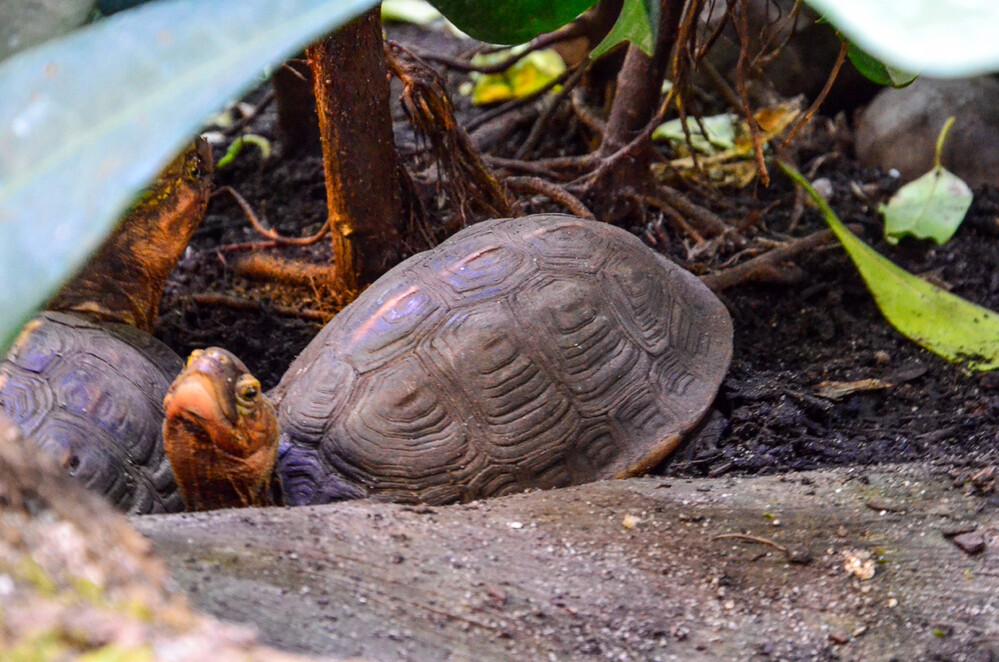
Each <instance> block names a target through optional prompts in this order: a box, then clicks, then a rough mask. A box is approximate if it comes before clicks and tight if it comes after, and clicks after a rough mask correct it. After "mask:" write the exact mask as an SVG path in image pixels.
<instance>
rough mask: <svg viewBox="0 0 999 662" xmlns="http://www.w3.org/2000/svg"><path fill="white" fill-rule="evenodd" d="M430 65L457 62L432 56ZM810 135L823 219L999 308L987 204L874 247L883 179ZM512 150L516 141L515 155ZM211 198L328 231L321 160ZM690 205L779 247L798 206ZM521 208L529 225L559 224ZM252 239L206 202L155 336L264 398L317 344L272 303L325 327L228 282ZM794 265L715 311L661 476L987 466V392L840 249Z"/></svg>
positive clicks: (891, 184)
mask: <svg viewBox="0 0 999 662" xmlns="http://www.w3.org/2000/svg"><path fill="white" fill-rule="evenodd" d="M435 34H437V33H435ZM393 35H394V36H396V38H398V39H401V40H411V39H427V38H432V39H441V38H442V37H440V36H439V35H438V36H436V37H434V36H431V37H427V36H426V35H424V34H423V33H421V32H419V31H416V30H413V29H402V30H399V31H397V32H394V33H393ZM429 48H434V49H437V50H438V51H439V50H441V49H451V50H454V48H455V47H454V45H453V44H451V43H445V44H443V45H442V44H440V43H435V44H431V45H430V47H429ZM459 80H460V78H459V77H458V76H456V75H451V76H450V77H449V83H450V84H452V86H453V87H456V86H457V83H458V82H459ZM262 94H263V91H262V90H258V91H257V92H255V93H254V94H252V95H250V97H249V101H250V102H251V103H253V102H255V101H257V100H259V99H260V98H261V96H262ZM455 97H456V105H457V107H458V110H459V118H460V119H462V120H463V121H467V120H468V119H469V118H470V117H472V116H474V114H476V113H480V112H482V111H481V110H478V109H473V108H471V107H470V106H469V105H468V103H467V102H464V101H461V100H460V99H459V98H458V95H457V94H455ZM816 124H817V126H818V128H817V129H816V130H815V131H813V132H812V134H811V136H809V137H807V140H808V141H809V142H808V144H807V146H806V148H805V149H803V150H802V151H801V152H800V153H799V154H800V165H801V169H802V171H804V172H808V171H809V169H810V168H813V166H814V165H815V164H816V163H819V162H818V161H816V160H817V159H822V161H821V165H820V166H819V167H817V168H816V169H815V172H814V176H813V179H814V178H818V177H825V178H828V179H829V180H830V182H831V183H832V185H833V191H834V195H833V196H832V199H831V203H832V205H833V207H834V209H836V210H837V213H838V214H839V215H840V217H841V218H842V219H843V220H844V221H845V222H847V223H853V224H859V225H860V226H861V227H862V228H863V233H862V234H863V238H864V239H865V240H866V241H868V242H869V243H871V244H872V245H874V246H875V248H877V249H878V250H879V251H880V252H881V253H882V254H884V255H887V256H888V257H889V258H891V259H892V260H894V261H895V262H897V263H898V264H900V265H901V266H903V267H905V268H906V269H909V270H910V271H913V272H915V273H917V274H921V275H924V276H926V277H928V278H931V279H932V280H934V281H935V282H938V283H943V284H945V285H946V286H947V287H949V288H951V291H953V292H954V293H955V294H958V295H960V296H963V297H966V298H968V299H971V300H972V301H975V302H977V303H979V304H982V305H984V306H987V307H990V308H992V309H999V269H997V267H999V243H997V241H996V238H997V236H999V193H997V192H996V191H994V190H990V189H985V190H978V191H976V196H975V203H974V205H973V207H972V209H971V211H970V213H969V215H968V218H967V219H966V221H965V223H964V225H963V226H962V228H961V229H960V230H959V231H958V233H957V235H956V236H955V237H954V239H953V240H952V241H951V242H949V243H948V244H947V245H945V246H942V247H937V246H935V245H932V244H929V243H923V242H915V241H912V242H903V243H902V244H901V245H900V246H898V247H889V246H888V245H886V244H885V243H884V242H883V241H882V240H880V238H879V237H880V232H881V229H880V224H879V217H878V216H877V214H876V211H875V210H876V207H877V204H878V203H879V202H880V201H883V200H885V199H887V197H888V196H889V195H890V194H891V192H892V191H893V190H894V189H895V188H897V186H898V182H897V181H895V180H893V179H892V178H890V177H888V176H887V175H885V174H884V173H882V172H878V171H875V170H870V169H866V170H865V169H861V168H859V167H858V166H857V165H856V162H855V161H854V160H853V159H852V156H851V155H849V154H848V152H849V151H850V144H849V135H848V132H845V131H844V130H843V129H839V130H838V131H837V130H834V129H833V128H832V127H833V126H834V125H833V123H832V122H830V121H828V120H825V119H822V118H820V119H819V120H818V122H817V123H816ZM841 124H842V123H841ZM841 124H840V125H841ZM529 126H530V124H529V123H528V128H529ZM275 127H276V114H275V111H274V110H273V108H269V109H268V110H266V111H265V112H263V113H261V114H260V115H259V116H258V117H257V119H255V120H254V121H253V123H252V124H251V126H250V130H252V131H253V132H255V133H259V134H262V135H264V136H266V137H268V138H269V139H271V140H272V141H273V143H274V144H275V145H276V146H277V148H278V149H277V151H278V154H280V137H279V136H278V135H276V130H275ZM556 129H557V127H556ZM396 133H397V142H399V143H400V144H401V145H403V149H402V151H404V152H405V151H406V150H407V147H406V146H411V145H412V144H413V136H412V129H411V128H409V127H408V125H405V124H404V123H403V122H402V119H401V116H400V121H399V122H398V123H397V130H396ZM554 133H557V131H555V132H554ZM523 137H524V133H523V132H522V133H519V134H516V135H515V138H514V140H517V139H519V140H522V139H523ZM560 139H561V138H560V136H559V137H556V136H553V137H552V138H551V139H550V140H549V142H550V145H551V149H552V150H553V152H552V153H565V152H566V151H572V150H575V151H576V152H578V151H580V150H579V149H578V147H579V146H578V145H577V146H574V145H566V144H562V143H560V142H559V140H560ZM223 149H224V145H221V146H216V156H218V155H219V154H220V152H221V150H223ZM830 152H833V154H832V155H831V156H829V153H830ZM810 174H811V173H810ZM217 183H218V185H220V186H221V185H230V186H233V187H234V188H236V189H238V190H239V191H240V193H241V194H242V195H243V196H245V197H246V199H247V200H248V201H249V203H250V204H251V205H252V206H253V208H254V209H255V210H256V211H257V213H258V215H260V216H262V217H263V218H265V219H266V221H267V222H268V223H269V224H270V225H271V226H273V227H274V228H275V229H277V230H278V231H280V232H282V233H284V234H289V235H305V234H311V233H312V232H314V231H315V230H317V229H318V228H319V227H320V226H321V224H322V222H323V220H324V219H325V214H326V209H325V203H324V188H323V181H322V164H321V161H320V158H319V156H318V154H316V155H307V156H296V157H295V158H293V159H283V158H280V156H278V157H275V158H272V159H270V160H268V161H261V160H260V158H259V155H258V154H257V153H255V152H254V151H252V150H247V152H245V153H244V154H243V155H241V156H240V157H239V158H238V159H237V160H236V162H235V163H234V164H233V165H232V166H230V167H229V168H227V169H225V170H222V171H221V172H220V173H218V177H217ZM424 195H425V198H426V199H425V200H424V204H426V205H427V206H428V207H429V208H430V209H431V212H432V213H431V216H432V217H435V218H437V219H438V220H436V221H431V222H428V224H427V225H426V226H424V227H422V228H416V227H414V228H410V229H409V232H408V234H407V238H406V243H405V244H404V245H403V246H401V247H400V256H401V257H402V256H405V255H408V254H411V253H413V252H416V251H417V250H421V249H423V248H426V247H428V245H429V240H428V236H429V237H431V238H436V239H439V238H442V237H443V236H445V235H446V234H448V233H449V232H452V231H453V230H454V229H455V228H456V226H457V224H456V223H455V222H454V220H453V218H452V215H451V214H450V212H449V210H448V208H447V206H446V204H444V205H442V204H440V203H439V200H438V198H437V196H435V195H434V191H433V190H429V189H428V190H427V191H424ZM692 197H693V198H694V199H695V200H696V201H697V202H699V203H700V204H703V205H705V206H708V207H711V208H712V209H714V210H715V211H716V212H717V213H719V215H721V216H722V217H723V218H726V219H728V220H730V221H732V222H733V224H735V223H738V222H740V221H741V220H742V219H744V218H746V217H747V216H748V215H749V214H751V213H752V212H759V211H762V210H764V209H768V211H767V212H766V214H764V215H763V216H762V218H761V220H760V221H759V222H758V223H757V224H756V225H755V227H754V228H753V229H752V230H751V231H749V232H751V233H752V234H753V235H754V236H765V237H768V238H770V239H773V240H781V239H786V238H787V236H788V235H787V234H785V231H786V230H787V229H788V224H789V219H790V218H791V215H792V209H793V206H794V197H795V193H794V190H793V188H792V187H791V185H790V183H789V182H788V181H787V180H785V179H783V178H780V177H777V178H776V181H775V182H774V183H773V184H772V185H771V187H770V188H769V189H765V188H763V187H760V186H757V187H755V188H754V187H753V186H751V187H750V188H749V189H746V190H744V191H724V192H722V194H721V196H716V197H715V199H713V200H709V199H706V198H704V197H703V196H699V195H697V194H692ZM532 205H533V206H529V208H528V209H529V210H530V211H543V210H551V211H563V210H561V209H559V208H558V207H555V206H544V205H539V204H537V203H532ZM435 210H436V211H435ZM822 227H823V221H822V220H821V218H820V216H819V215H818V213H817V212H814V211H811V210H809V211H806V213H805V214H804V217H803V218H802V221H801V223H800V225H799V227H798V228H796V229H795V230H794V232H793V234H794V236H804V235H805V234H808V233H810V232H814V231H816V230H819V229H822ZM662 228H663V225H662V223H661V220H660V218H659V216H658V212H653V213H651V214H650V215H649V216H648V217H647V218H641V219H635V222H634V224H633V225H632V226H631V227H629V228H628V229H629V230H631V231H632V232H634V233H635V234H636V235H638V236H639V237H643V238H644V239H646V241H647V242H649V239H650V238H655V244H654V245H653V246H654V248H655V249H656V250H659V251H661V252H664V253H665V254H667V255H669V256H670V257H672V258H673V259H674V260H676V261H678V262H679V263H681V264H684V266H687V267H688V268H690V269H692V270H693V271H695V273H703V272H704V271H706V270H707V269H708V268H717V264H716V265H714V266H712V265H706V264H702V263H696V262H691V261H689V260H688V259H687V250H686V247H685V245H684V243H683V240H682V239H681V238H678V237H675V236H674V237H670V236H667V235H666V234H664V233H663V232H661V231H659V230H661V229H662ZM260 239H261V237H259V236H258V235H257V234H256V233H255V231H254V230H253V229H252V228H251V227H250V226H249V224H248V223H247V222H246V220H245V218H244V217H243V216H242V213H241V212H240V211H239V208H238V207H237V206H236V205H235V204H234V203H233V201H232V199H231V198H229V197H228V196H217V197H216V198H215V199H214V200H213V201H212V204H211V205H210V207H209V210H208V215H207V218H206V220H205V224H204V226H203V228H202V229H201V230H200V231H199V233H198V234H197V236H196V237H195V240H194V242H193V244H192V247H191V248H190V249H189V251H188V254H187V255H186V256H185V257H184V259H183V260H182V262H181V263H180V265H179V266H178V267H177V269H176V271H175V272H174V274H173V275H172V278H171V283H170V285H169V286H168V290H167V293H166V296H165V297H164V300H163V305H162V307H161V317H160V322H159V327H158V329H157V335H158V336H159V337H161V338H162V339H164V340H165V341H166V342H167V343H168V344H170V345H171V346H172V347H174V348H175V349H176V350H177V351H178V352H181V353H186V352H189V351H190V350H192V349H194V348H196V347H202V346H206V345H220V346H225V347H227V348H229V349H231V350H233V351H234V352H236V353H237V354H238V355H240V356H241V357H242V358H243V359H244V361H246V363H247V365H248V366H249V367H250V369H251V370H253V371H254V372H255V373H256V374H257V375H258V376H259V378H260V379H261V380H262V382H263V383H264V384H265V386H273V385H274V384H275V383H276V382H277V380H278V379H279V378H280V376H281V374H282V373H283V371H284V370H285V368H286V367H287V365H288V364H289V363H290V362H291V360H292V358H293V357H294V356H295V355H296V354H297V353H298V352H299V351H301V349H302V348H303V347H304V346H305V345H306V343H308V341H309V340H310V339H311V337H312V336H313V335H314V334H315V333H316V332H317V331H318V330H319V328H320V327H319V324H318V323H317V322H314V321H309V320H305V319H302V318H300V317H296V316H294V315H280V314H277V313H275V311H274V309H273V307H272V303H273V304H276V305H280V306H286V307H287V306H290V307H301V308H309V309H314V310H320V311H327V312H332V311H333V310H334V309H335V306H334V304H333V303H331V302H330V301H329V300H327V299H325V298H324V297H323V295H322V290H321V288H318V287H313V288H308V287H306V288H304V289H301V290H288V288H280V287H277V286H275V285H273V284H261V283H258V282H251V281H248V280H246V279H244V278H241V277H239V276H236V275H235V274H234V271H233V269H232V268H231V267H232V265H233V264H234V262H235V261H236V260H237V259H238V258H239V257H240V256H241V255H244V254H246V252H247V251H245V250H228V249H227V248H226V246H229V245H231V244H236V243H242V242H247V241H259V240H260ZM738 250H739V245H738V242H737V241H733V242H732V246H730V247H729V248H728V254H726V255H723V256H721V258H720V259H719V260H717V262H720V261H722V260H723V259H727V258H728V257H732V256H734V255H735V254H736V253H737V252H738ZM267 253H269V254H273V255H290V256H294V257H298V258H300V259H307V260H310V261H312V262H316V263H320V264H322V263H326V262H328V260H329V254H330V248H329V244H328V242H325V241H324V242H320V243H318V244H317V245H314V246H311V247H308V248H304V249H303V248H298V249H267ZM797 266H798V267H799V268H800V273H799V275H798V278H797V279H796V280H795V282H793V283H791V284H788V283H783V284H747V285H741V286H736V287H733V288H730V289H728V290H726V291H725V292H723V293H722V294H721V296H722V299H723V301H724V302H725V303H726V305H727V306H728V308H729V310H730V311H731V313H732V316H733V319H734V322H735V355H734V359H733V363H732V369H731V371H730V373H729V376H728V378H727V379H726V380H725V383H724V385H723V386H722V389H721V392H720V394H719V397H718V400H717V402H716V410H715V412H714V413H713V414H712V415H711V417H710V418H709V419H708V420H707V421H706V423H705V424H704V425H703V426H702V429H701V431H700V433H699V434H698V435H697V436H695V437H693V438H692V439H691V440H690V441H689V442H688V443H687V444H686V445H685V446H684V447H683V448H681V449H680V450H679V451H678V452H677V453H676V454H674V456H673V457H672V458H671V459H670V460H668V461H667V464H666V465H665V466H664V467H661V468H660V469H659V471H660V472H665V473H667V474H674V475H697V476H700V475H710V476H719V475H724V474H728V473H732V472H736V473H742V474H746V473H752V474H756V473H780V472H787V471H792V470H805V469H813V468H819V467H829V466H838V465H871V464H882V463H894V462H901V461H911V460H929V461H933V462H939V463H941V464H943V465H946V466H948V467H953V468H954V470H955V471H960V470H961V469H960V468H963V467H975V466H980V465H981V466H984V465H987V464H992V463H995V462H996V461H997V457H996V455H997V451H996V441H997V438H999V378H997V377H996V376H994V375H990V374H987V373H986V374H984V375H978V374H969V373H966V372H965V371H963V370H962V369H961V368H960V367H956V366H954V365H951V364H948V363H947V362H945V361H944V360H942V359H940V358H938V357H936V356H934V355H933V354H931V353H929V352H927V351H925V350H923V349H921V348H919V347H918V346H916V345H915V344H913V343H911V342H910V341H908V340H907V339H905V338H904V337H903V336H901V335H900V334H899V333H898V332H896V331H895V330H894V329H892V328H891V327H890V326H889V325H888V324H887V323H886V322H885V320H884V318H883V317H882V316H881V314H880V313H879V311H878V309H877V307H876V306H875V304H874V302H873V300H872V298H871V296H870V295H869V294H868V292H867V290H866V288H865V286H864V284H863V281H862V280H861V279H860V277H859V276H858V275H857V273H856V271H855V270H854V268H853V266H852V264H851V263H850V261H849V260H848V258H847V257H846V255H845V253H844V252H843V251H842V250H841V249H840V248H839V247H838V245H834V246H831V247H830V248H826V249H822V250H818V251H815V252H814V253H811V254H807V255H803V256H801V257H799V258H798V259H797ZM208 292H213V293H222V294H225V295H227V296H230V297H238V298H241V299H245V300H249V301H253V302H258V303H256V304H254V306H257V307H256V309H251V310H244V309H236V308H232V307H226V306H219V305H203V304H198V303H196V302H194V301H193V300H192V299H191V297H192V295H198V294H204V293H208ZM869 378H877V379H880V380H883V381H884V382H886V383H887V384H890V386H889V387H887V388H883V389H881V390H875V391H866V392H858V393H854V394H852V395H848V396H846V397H844V398H842V399H841V400H838V401H834V400H829V399H825V398H822V397H820V396H819V395H817V392H816V387H817V385H818V384H820V383H821V382H824V381H842V382H851V381H855V380H861V379H869Z"/></svg>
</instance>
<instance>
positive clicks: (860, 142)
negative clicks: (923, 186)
mask: <svg viewBox="0 0 999 662" xmlns="http://www.w3.org/2000/svg"><path fill="white" fill-rule="evenodd" d="M951 115H953V116H954V117H955V118H956V121H955V123H954V127H953V128H952V129H951V132H950V135H949V137H948V139H947V143H946V145H945V146H944V151H943V164H944V167H946V168H947V169H949V170H951V171H952V172H953V173H954V174H956V175H957V176H958V177H960V178H961V179H963V180H964V181H965V182H966V183H967V184H968V185H969V186H978V185H981V184H992V185H997V184H999V81H997V80H995V79H994V78H989V77H982V78H965V79H955V80H941V79H933V78H919V79H917V80H916V81H915V82H914V83H913V84H912V85H910V86H909V87H906V88H903V89H899V90H896V89H890V88H888V89H885V90H882V91H881V92H880V93H879V94H878V96H877V97H876V98H875V99H874V101H873V102H872V103H871V105H870V106H868V108H867V109H866V110H865V111H864V112H863V114H862V115H861V117H860V121H859V122H858V126H857V132H856V149H857V157H858V158H859V159H860V162H861V163H863V164H864V165H874V166H879V167H881V168H883V169H885V170H888V169H891V168H895V169H896V170H898V171H899V172H900V173H901V175H902V178H903V179H904V180H911V179H915V178H916V177H919V176H920V175H922V174H923V173H925V172H926V171H928V170H929V169H930V168H932V167H933V152H934V149H935V146H936V141H937V136H938V135H939V133H940V129H941V128H942V127H943V125H944V122H946V121H947V118H948V117H950V116H951Z"/></svg>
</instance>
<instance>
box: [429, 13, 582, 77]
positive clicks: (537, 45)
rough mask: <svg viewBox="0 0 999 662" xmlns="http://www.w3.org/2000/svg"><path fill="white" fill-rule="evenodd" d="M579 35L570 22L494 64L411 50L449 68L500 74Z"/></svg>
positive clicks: (467, 71)
mask: <svg viewBox="0 0 999 662" xmlns="http://www.w3.org/2000/svg"><path fill="white" fill-rule="evenodd" d="M579 36H582V31H581V30H580V29H578V28H577V27H575V24H572V23H570V24H569V25H567V26H566V27H565V29H562V30H557V31H556V32H549V33H547V34H543V35H541V36H540V37H535V38H534V39H533V40H531V41H530V42H528V44H527V46H526V47H525V48H524V49H523V50H522V51H520V52H519V53H511V54H510V56H509V57H508V58H507V59H505V60H503V61H502V62H496V63H493V64H472V63H471V62H469V61H468V60H463V59H461V58H457V57H453V56H450V55H444V54H441V53H431V52H429V51H423V50H417V49H413V48H410V51H411V52H412V53H413V54H414V55H416V56H417V57H419V58H420V59H421V60H426V61H427V62H436V63H437V64H442V65H444V66H445V67H447V68H449V69H454V70H455V71H463V72H465V73H472V72H474V73H479V74H498V73H501V72H503V71H506V70H507V69H509V68H510V67H512V66H513V65H515V64H517V63H518V62H520V61H521V60H522V59H524V57H526V56H527V55H528V54H530V53H533V52H534V51H539V50H541V49H543V48H548V47H549V46H552V45H553V44H557V43H560V42H563V41H568V40H570V39H575V38H576V37H579Z"/></svg>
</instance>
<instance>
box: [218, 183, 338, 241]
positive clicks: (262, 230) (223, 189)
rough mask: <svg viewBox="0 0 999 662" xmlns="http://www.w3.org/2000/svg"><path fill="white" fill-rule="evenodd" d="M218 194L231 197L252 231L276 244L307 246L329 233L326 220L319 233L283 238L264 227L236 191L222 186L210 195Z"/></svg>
mask: <svg viewBox="0 0 999 662" xmlns="http://www.w3.org/2000/svg"><path fill="white" fill-rule="evenodd" d="M220 193H228V194H229V195H231V196H232V197H233V199H234V200H235V201H236V204H238V205H239V207H240V209H242V210H243V214H245V215H246V218H247V220H249V221H250V225H252V226H253V229H254V230H256V231H257V232H258V233H259V234H260V235H261V236H264V237H267V238H268V239H270V240H271V241H273V242H276V243H278V244H284V245H286V246H309V245H311V244H314V243H316V242H317V241H319V240H320V239H322V238H323V237H325V236H326V234H327V233H328V232H329V231H330V222H329V220H327V221H326V222H325V223H323V227H322V228H320V229H319V232H317V233H316V234H314V235H311V236H309V237H285V236H283V235H280V234H278V233H277V232H275V231H274V230H272V229H271V228H267V227H264V225H263V224H262V223H261V222H260V219H258V218H257V215H256V214H255V213H254V212H253V208H252V207H250V203H248V202H247V201H246V199H245V198H243V196H241V195H240V194H239V192H237V191H236V189H234V188H232V187H231V186H222V187H220V188H218V189H217V190H216V191H215V192H214V193H213V194H212V197H214V196H216V195H218V194H220Z"/></svg>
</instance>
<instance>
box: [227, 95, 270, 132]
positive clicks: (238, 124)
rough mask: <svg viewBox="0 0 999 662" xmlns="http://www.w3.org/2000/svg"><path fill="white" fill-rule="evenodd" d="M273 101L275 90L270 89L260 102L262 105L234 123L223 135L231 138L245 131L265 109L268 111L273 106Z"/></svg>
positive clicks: (258, 105)
mask: <svg viewBox="0 0 999 662" xmlns="http://www.w3.org/2000/svg"><path fill="white" fill-rule="evenodd" d="M272 101H274V90H273V89H270V90H267V94H265V95H264V98H263V99H261V100H260V103H258V104H257V105H256V106H254V107H253V109H252V110H250V112H248V113H247V114H245V115H243V116H242V117H240V118H239V120H237V121H235V122H233V123H232V124H231V125H230V126H228V127H226V128H225V129H223V130H222V135H225V136H231V135H234V134H236V133H238V132H239V131H240V130H242V129H243V127H245V126H246V125H247V124H249V123H250V122H252V121H253V120H254V118H256V116H257V115H259V114H260V113H261V112H262V111H263V110H264V109H266V108H267V106H269V105H271V102H272Z"/></svg>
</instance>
